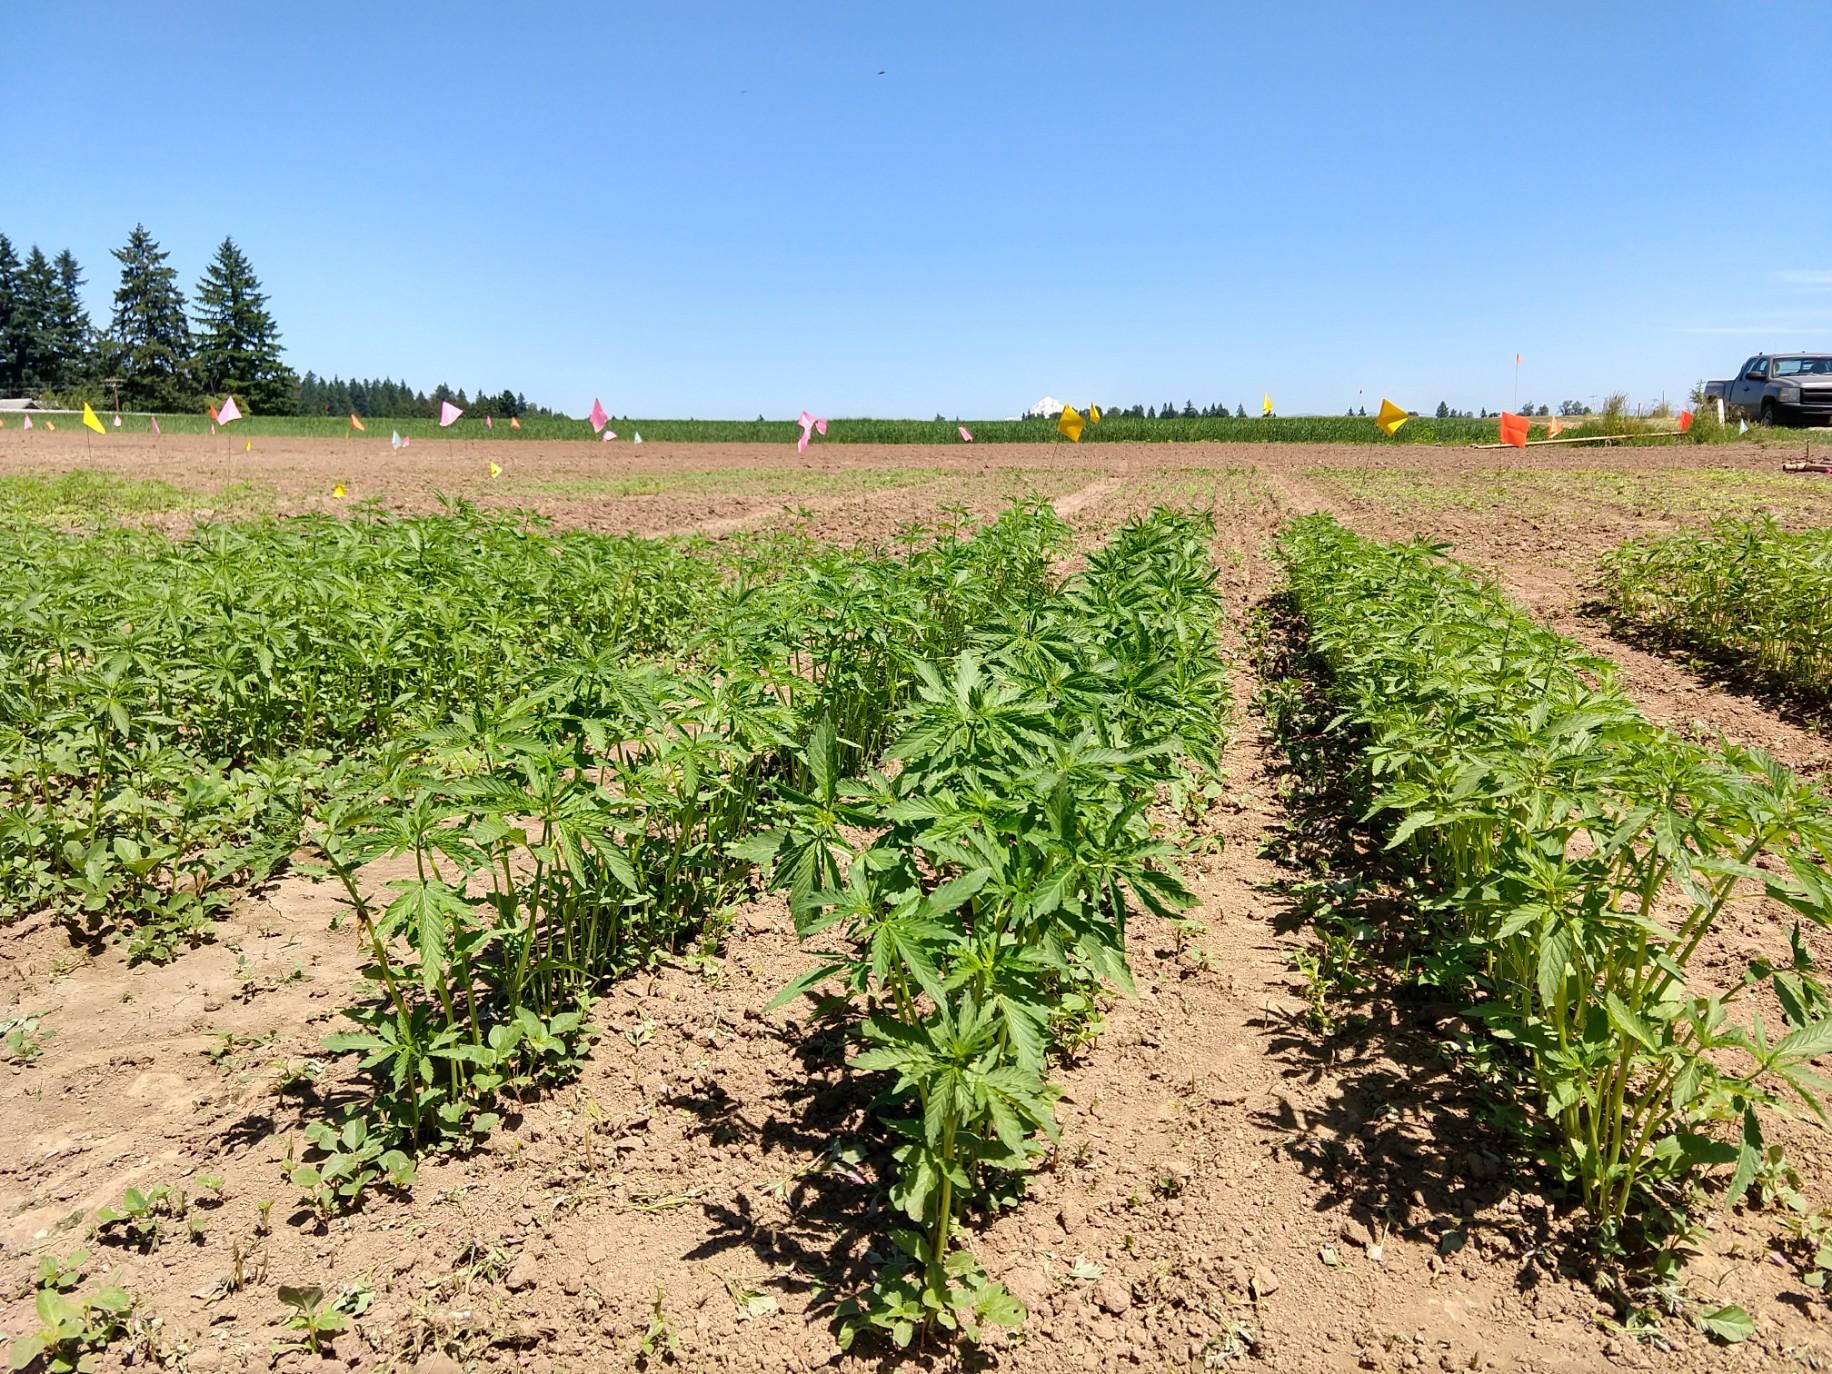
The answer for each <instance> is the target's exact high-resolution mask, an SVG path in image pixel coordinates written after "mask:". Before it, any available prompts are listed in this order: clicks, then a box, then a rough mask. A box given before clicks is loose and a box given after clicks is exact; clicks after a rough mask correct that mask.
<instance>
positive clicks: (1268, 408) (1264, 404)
mask: <svg viewBox="0 0 1832 1374" xmlns="http://www.w3.org/2000/svg"><path fill="white" fill-rule="evenodd" d="M1260 414H1261V415H1270V414H1272V393H1271V392H1270V391H1268V392H1263V393H1261V395H1260Z"/></svg>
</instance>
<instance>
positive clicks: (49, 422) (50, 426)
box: [45, 420, 57, 434]
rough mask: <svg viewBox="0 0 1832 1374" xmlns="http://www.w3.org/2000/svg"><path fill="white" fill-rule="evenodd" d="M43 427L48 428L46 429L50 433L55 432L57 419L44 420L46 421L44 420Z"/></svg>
mask: <svg viewBox="0 0 1832 1374" xmlns="http://www.w3.org/2000/svg"><path fill="white" fill-rule="evenodd" d="M45 428H46V429H48V430H50V431H51V433H53V434H55V433H57V421H55V420H46V421H45Z"/></svg>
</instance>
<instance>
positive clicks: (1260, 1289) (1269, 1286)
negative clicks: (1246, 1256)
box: [1250, 1264, 1279, 1298]
mask: <svg viewBox="0 0 1832 1374" xmlns="http://www.w3.org/2000/svg"><path fill="white" fill-rule="evenodd" d="M1250 1291H1251V1292H1252V1294H1253V1296H1254V1297H1256V1298H1268V1297H1271V1296H1272V1295H1273V1294H1274V1293H1276V1292H1278V1291H1279V1276H1278V1275H1277V1274H1275V1273H1273V1272H1272V1270H1271V1269H1269V1268H1268V1267H1267V1266H1265V1265H1263V1264H1262V1265H1261V1266H1260V1267H1259V1268H1257V1269H1255V1270H1254V1271H1253V1282H1252V1285H1251V1288H1250Z"/></svg>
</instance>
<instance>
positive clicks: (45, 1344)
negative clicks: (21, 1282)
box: [7, 1284, 134, 1374]
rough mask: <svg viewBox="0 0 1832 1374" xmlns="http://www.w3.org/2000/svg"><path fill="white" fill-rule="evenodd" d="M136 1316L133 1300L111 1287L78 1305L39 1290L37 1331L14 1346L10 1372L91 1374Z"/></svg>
mask: <svg viewBox="0 0 1832 1374" xmlns="http://www.w3.org/2000/svg"><path fill="white" fill-rule="evenodd" d="M133 1310H134V1300H133V1299H132V1298H130V1297H128V1296H127V1294H126V1293H124V1292H122V1291H121V1290H120V1289H119V1288H118V1287H115V1286H114V1285H112V1284H110V1285H108V1286H106V1287H103V1288H98V1289H96V1290H95V1291H93V1292H90V1293H85V1294H84V1295H83V1296H82V1297H80V1298H74V1299H73V1298H68V1297H65V1296H64V1294H63V1293H61V1292H59V1291H58V1289H57V1288H56V1287H51V1286H44V1287H40V1288H39V1290H38V1295H37V1299H36V1302H35V1306H34V1311H35V1313H36V1316H37V1319H38V1329H37V1330H35V1331H30V1332H28V1333H27V1334H25V1335H23V1336H20V1337H18V1338H17V1339H15V1340H14V1341H13V1343H12V1345H11V1346H10V1347H9V1348H8V1351H7V1356H8V1368H10V1369H16V1370H23V1369H40V1370H43V1371H45V1374H89V1371H91V1370H95V1369H99V1368H100V1367H101V1366H100V1363H99V1358H100V1352H101V1351H103V1350H105V1349H107V1347H108V1346H109V1345H111V1344H112V1343H113V1342H115V1341H116V1340H119V1339H120V1338H121V1337H122V1336H124V1335H126V1334H127V1322H128V1318H129V1317H130V1316H131V1315H132V1314H133Z"/></svg>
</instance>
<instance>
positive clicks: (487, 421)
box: [483, 415, 496, 429]
mask: <svg viewBox="0 0 1832 1374" xmlns="http://www.w3.org/2000/svg"><path fill="white" fill-rule="evenodd" d="M483 427H484V428H485V429H495V428H496V421H495V420H493V419H491V418H490V417H489V416H488V415H486V416H484V417H483Z"/></svg>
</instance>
